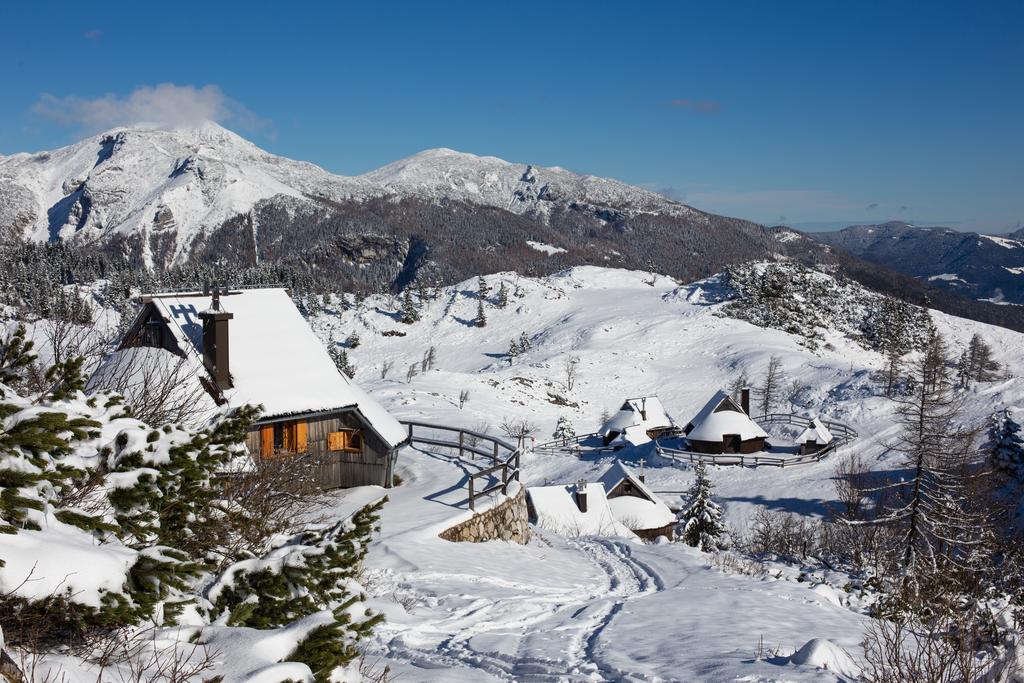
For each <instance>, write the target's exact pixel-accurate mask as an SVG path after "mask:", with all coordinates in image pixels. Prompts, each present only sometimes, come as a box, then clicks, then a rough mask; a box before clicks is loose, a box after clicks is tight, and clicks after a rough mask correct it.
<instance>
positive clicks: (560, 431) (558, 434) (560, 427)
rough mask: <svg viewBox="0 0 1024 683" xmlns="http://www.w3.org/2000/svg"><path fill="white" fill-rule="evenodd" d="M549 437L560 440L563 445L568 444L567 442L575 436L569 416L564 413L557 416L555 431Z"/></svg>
mask: <svg viewBox="0 0 1024 683" xmlns="http://www.w3.org/2000/svg"><path fill="white" fill-rule="evenodd" d="M551 437H552V438H554V439H557V440H558V441H561V442H562V445H563V446H566V445H568V444H569V442H571V441H573V440H574V439H575V438H576V430H574V429H573V428H572V423H571V422H569V418H567V417H566V416H565V415H561V416H559V418H558V423H557V424H556V425H555V431H554V433H553V434H552V435H551Z"/></svg>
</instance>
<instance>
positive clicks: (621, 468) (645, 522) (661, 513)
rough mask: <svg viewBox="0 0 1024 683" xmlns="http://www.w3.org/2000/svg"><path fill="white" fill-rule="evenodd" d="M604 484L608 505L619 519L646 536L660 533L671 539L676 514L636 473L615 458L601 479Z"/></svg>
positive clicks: (637, 533) (652, 536) (644, 537)
mask: <svg viewBox="0 0 1024 683" xmlns="http://www.w3.org/2000/svg"><path fill="white" fill-rule="evenodd" d="M599 481H600V482H601V483H602V484H603V485H604V490H605V496H606V497H607V498H608V507H610V508H611V511H612V514H613V515H614V516H615V519H617V520H618V521H619V522H621V523H622V524H624V525H625V526H627V527H629V528H630V529H631V530H632V531H633V533H635V534H636V535H637V536H639V537H640V538H643V539H647V540H653V539H655V538H657V537H659V536H665V537H666V538H669V539H671V538H672V535H673V529H674V528H675V524H676V516H675V515H674V514H673V513H672V511H671V510H670V509H669V507H668V505H666V504H665V502H664V501H662V500H661V499H660V498H658V496H657V495H655V493H654V492H653V491H652V490H651V489H650V488H649V487H648V486H647V484H646V483H645V482H644V476H643V475H642V474H639V475H638V474H637V473H636V472H634V471H633V469H632V468H630V467H628V466H627V465H626V464H625V463H623V462H622V461H621V460H616V461H615V462H614V463H613V464H612V466H611V467H609V468H608V470H607V471H606V472H605V473H604V474H603V475H601V479H600V480H599Z"/></svg>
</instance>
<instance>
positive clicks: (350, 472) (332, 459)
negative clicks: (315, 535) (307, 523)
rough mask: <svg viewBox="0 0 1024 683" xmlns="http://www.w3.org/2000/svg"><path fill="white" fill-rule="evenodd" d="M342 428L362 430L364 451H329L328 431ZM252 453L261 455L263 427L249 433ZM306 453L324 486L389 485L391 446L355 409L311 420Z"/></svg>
mask: <svg viewBox="0 0 1024 683" xmlns="http://www.w3.org/2000/svg"><path fill="white" fill-rule="evenodd" d="M341 429H360V430H362V434H363V452H362V453H345V452H340V453H339V452H332V451H328V450H327V434H328V433H330V432H336V431H339V430H341ZM246 446H247V447H248V448H249V453H251V454H254V455H255V456H257V457H258V454H259V452H260V430H259V426H254V427H253V428H252V429H250V430H249V433H248V434H246ZM306 453H307V455H308V456H310V459H311V460H312V461H313V462H315V463H317V464H315V465H314V467H315V470H316V472H315V476H316V478H317V481H318V482H319V483H320V485H321V486H323V487H324V488H344V487H349V486H365V485H368V484H376V485H378V486H388V485H390V469H391V468H390V462H389V454H390V449H389V448H388V446H387V444H385V443H384V442H383V441H381V440H380V439H378V438H377V436H376V435H375V434H373V433H372V432H371V431H370V430H369V429H367V428H366V425H364V424H363V423H362V421H361V420H360V418H359V416H358V415H357V414H356V413H355V412H352V411H346V412H341V413H334V414H331V415H322V416H319V417H317V418H313V419H309V420H308V428H307V440H306Z"/></svg>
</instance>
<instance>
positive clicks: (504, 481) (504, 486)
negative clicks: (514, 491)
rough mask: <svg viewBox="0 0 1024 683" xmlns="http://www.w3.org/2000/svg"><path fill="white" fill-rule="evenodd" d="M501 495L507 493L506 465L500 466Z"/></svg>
mask: <svg viewBox="0 0 1024 683" xmlns="http://www.w3.org/2000/svg"><path fill="white" fill-rule="evenodd" d="M501 495H503V496H507V495H508V465H502V466H501Z"/></svg>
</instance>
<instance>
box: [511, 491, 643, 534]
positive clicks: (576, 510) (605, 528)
mask: <svg viewBox="0 0 1024 683" xmlns="http://www.w3.org/2000/svg"><path fill="white" fill-rule="evenodd" d="M526 509H527V511H528V513H529V515H530V521H532V522H533V523H534V524H536V525H537V526H538V527H540V528H541V529H547V530H548V531H554V532H555V533H557V534H561V535H563V536H620V537H625V538H635V537H636V535H635V534H634V533H633V532H632V531H630V530H629V528H628V527H626V526H625V525H624V524H622V522H620V521H619V520H617V519H616V518H615V515H614V514H612V510H611V507H610V506H609V505H608V498H607V497H606V496H605V494H604V485H603V484H601V483H600V482H590V483H587V482H578V483H576V484H570V485H569V486H530V487H529V488H527V489H526Z"/></svg>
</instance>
